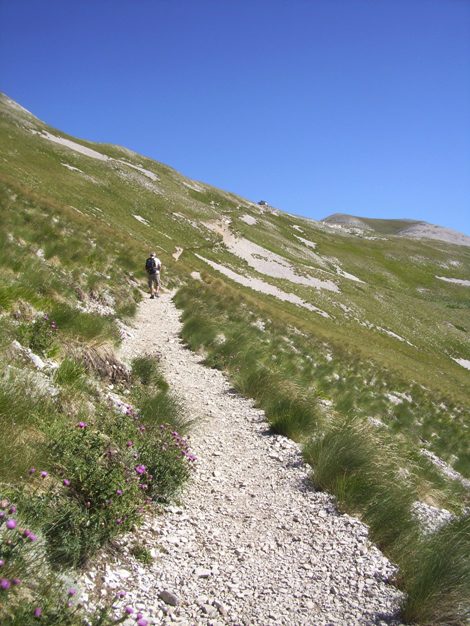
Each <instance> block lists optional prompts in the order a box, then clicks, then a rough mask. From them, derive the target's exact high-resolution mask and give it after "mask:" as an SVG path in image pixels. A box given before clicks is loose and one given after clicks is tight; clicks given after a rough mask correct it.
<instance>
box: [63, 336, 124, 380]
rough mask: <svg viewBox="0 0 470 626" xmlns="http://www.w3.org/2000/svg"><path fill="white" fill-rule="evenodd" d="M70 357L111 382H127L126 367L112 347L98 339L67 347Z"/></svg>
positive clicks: (89, 371)
mask: <svg viewBox="0 0 470 626" xmlns="http://www.w3.org/2000/svg"><path fill="white" fill-rule="evenodd" d="M67 351H68V353H70V355H71V356H72V358H73V359H74V360H75V361H77V362H79V363H80V364H82V365H83V367H84V368H85V369H86V371H87V372H88V373H89V374H91V375H93V374H96V375H98V377H99V378H101V379H103V380H107V381H110V382H112V383H122V382H128V381H129V378H130V374H129V371H128V369H127V367H126V366H125V365H124V364H123V363H122V362H121V361H120V360H119V359H118V358H117V357H116V355H115V354H114V351H113V349H112V348H111V347H110V346H109V345H106V344H103V343H101V342H100V341H89V342H87V343H79V344H76V345H72V346H70V347H68V348H67Z"/></svg>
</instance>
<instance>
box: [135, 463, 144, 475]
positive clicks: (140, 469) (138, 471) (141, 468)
mask: <svg viewBox="0 0 470 626" xmlns="http://www.w3.org/2000/svg"><path fill="white" fill-rule="evenodd" d="M134 469H135V471H136V474H140V475H142V474H145V472H146V470H147V468H146V467H145V465H136V466H135V468H134Z"/></svg>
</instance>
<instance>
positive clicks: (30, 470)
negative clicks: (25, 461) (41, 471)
mask: <svg viewBox="0 0 470 626" xmlns="http://www.w3.org/2000/svg"><path fill="white" fill-rule="evenodd" d="M35 472H36V468H35V467H30V469H29V471H28V473H29V474H34V473H35Z"/></svg>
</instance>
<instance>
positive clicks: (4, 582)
mask: <svg viewBox="0 0 470 626" xmlns="http://www.w3.org/2000/svg"><path fill="white" fill-rule="evenodd" d="M10 585H11V583H10V581H9V580H8V578H0V589H4V590H5V591H6V590H7V589H10Z"/></svg>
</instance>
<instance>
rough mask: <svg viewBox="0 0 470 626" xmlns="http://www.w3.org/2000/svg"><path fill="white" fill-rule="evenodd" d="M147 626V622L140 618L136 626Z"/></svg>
mask: <svg viewBox="0 0 470 626" xmlns="http://www.w3.org/2000/svg"><path fill="white" fill-rule="evenodd" d="M147 625H148V621H147V620H146V619H145V618H143V617H141V618H140V619H138V620H137V626H147Z"/></svg>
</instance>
